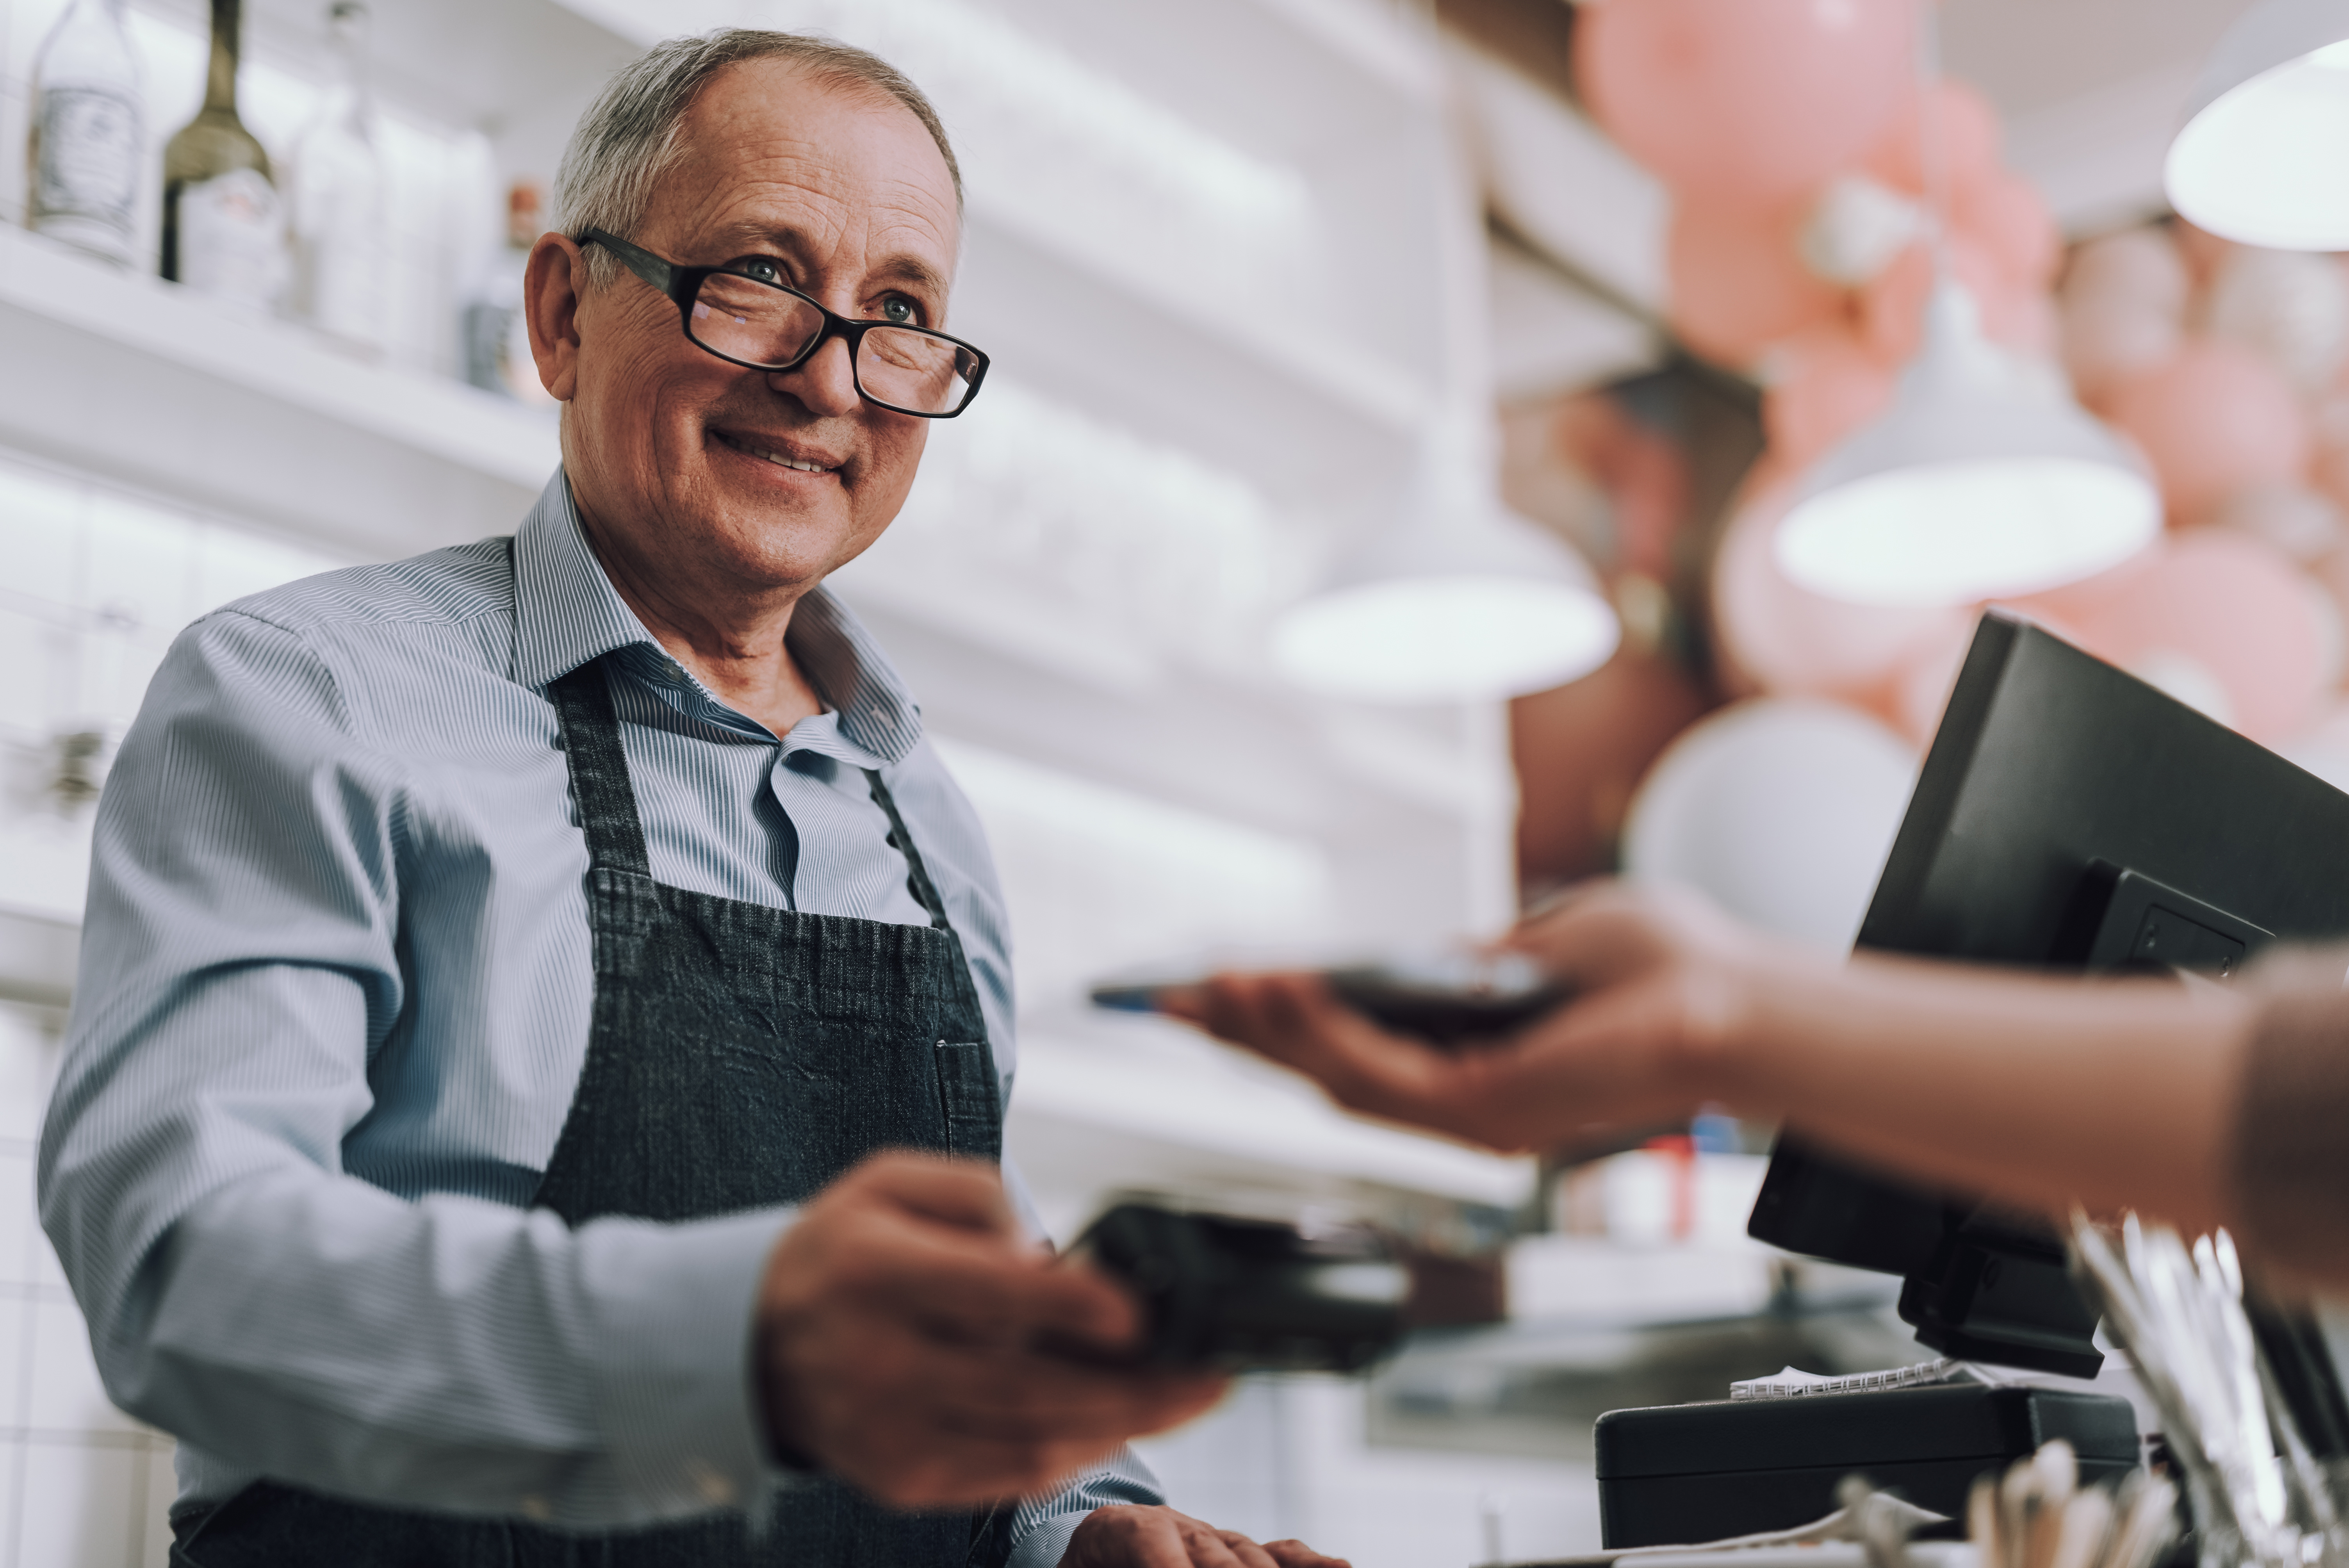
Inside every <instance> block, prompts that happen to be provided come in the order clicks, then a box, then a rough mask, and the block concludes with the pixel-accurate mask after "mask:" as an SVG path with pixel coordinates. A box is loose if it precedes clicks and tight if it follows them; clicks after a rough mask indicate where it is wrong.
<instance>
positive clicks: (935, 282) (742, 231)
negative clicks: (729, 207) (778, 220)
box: [720, 224, 947, 300]
mask: <svg viewBox="0 0 2349 1568" xmlns="http://www.w3.org/2000/svg"><path fill="white" fill-rule="evenodd" d="M720 244H721V248H731V247H733V246H736V245H744V244H759V245H771V246H772V247H773V248H774V249H776V250H777V251H780V252H781V253H783V254H784V255H787V256H802V257H803V256H805V255H806V254H807V253H808V251H809V248H810V247H809V245H808V239H807V235H806V234H805V233H804V232H802V231H801V230H798V229H794V228H791V227H788V226H785V227H781V228H772V227H768V226H766V225H763V224H745V225H743V226H742V227H740V228H739V229H735V230H732V231H730V232H727V233H726V234H725V235H724V237H723V239H722V240H721V242H720ZM869 275H870V276H872V277H874V278H879V279H884V280H886V281H889V282H893V283H900V284H907V285H908V286H910V287H913V288H916V289H920V290H924V291H926V292H927V293H929V294H933V295H935V296H936V298H938V299H941V300H943V299H944V298H946V297H947V280H946V275H945V274H944V273H940V272H939V271H938V269H937V268H936V267H934V266H932V265H931V264H930V263H927V262H926V261H924V260H923V259H922V258H921V257H919V256H917V255H915V254H913V253H910V252H905V251H901V252H899V253H897V254H895V255H894V256H886V257H884V258H883V259H882V260H881V261H880V262H879V263H876V264H875V265H874V268H873V270H872V272H871V273H870V274H869Z"/></svg>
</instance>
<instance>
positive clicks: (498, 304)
mask: <svg viewBox="0 0 2349 1568" xmlns="http://www.w3.org/2000/svg"><path fill="white" fill-rule="evenodd" d="M540 202H541V199H540V196H539V191H538V186H537V184H536V182H534V181H529V180H517V181H514V182H513V187H512V190H510V191H508V192H507V193H506V242H505V243H504V244H503V245H502V246H500V247H499V249H498V250H497V251H496V253H493V254H492V255H491V256H490V257H489V259H488V262H487V264H486V265H484V266H483V268H482V269H481V274H480V275H479V276H478V277H476V278H475V279H474V281H473V286H472V287H471V289H469V290H468V291H467V292H466V298H465V309H464V315H463V318H462V321H461V323H460V330H461V331H462V333H463V335H464V340H465V341H464V349H465V379H466V380H468V381H470V382H471V383H472V384H473V385H474V386H476V387H481V389H482V390H483V391H485V392H498V393H502V394H503V395H504V396H506V397H512V399H513V400H514V401H515V402H517V403H524V404H528V405H530V406H531V407H551V406H552V405H553V404H554V397H552V396H550V395H549V394H548V392H547V390H546V387H544V386H543V384H542V383H541V382H540V381H539V379H538V362H537V361H536V360H534V359H533V358H532V357H531V352H530V323H529V321H528V320H527V319H526V318H525V317H524V316H523V309H522V304H523V272H524V270H525V269H526V268H527V267H528V265H529V263H530V253H531V247H532V246H533V245H535V244H537V243H538V237H539V235H541V234H542V233H543V232H545V226H544V222H543V219H542V218H541V216H540V211H541V205H540Z"/></svg>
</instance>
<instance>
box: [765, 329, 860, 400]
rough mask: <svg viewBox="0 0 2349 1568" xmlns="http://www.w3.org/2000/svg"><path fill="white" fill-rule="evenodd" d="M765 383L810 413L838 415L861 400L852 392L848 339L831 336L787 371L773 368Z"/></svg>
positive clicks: (853, 375)
mask: <svg viewBox="0 0 2349 1568" xmlns="http://www.w3.org/2000/svg"><path fill="white" fill-rule="evenodd" d="M767 385H768V386H770V387H773V388H774V389H775V390H776V391H778V392H785V393H789V394H790V395H791V396H792V397H796V398H798V399H799V400H800V402H801V403H802V404H804V405H805V406H806V407H807V410H808V412H809V413H811V414H817V415H824V416H830V417H834V418H837V417H840V416H843V415H847V414H853V413H854V412H855V411H856V408H857V406H858V405H859V404H860V403H862V402H863V401H864V399H863V398H862V397H859V396H858V395H857V391H856V367H855V366H854V364H853V363H852V362H851V361H850V359H849V356H848V340H847V339H846V338H843V337H835V338H833V339H832V340H831V341H830V342H828V343H825V344H823V345H822V346H819V347H818V348H817V349H816V351H815V352H814V353H813V354H811V355H809V356H807V358H806V359H805V360H804V361H802V363H800V364H799V365H797V366H793V367H792V368H791V369H789V370H778V371H773V372H771V373H770V374H769V376H768V377H767Z"/></svg>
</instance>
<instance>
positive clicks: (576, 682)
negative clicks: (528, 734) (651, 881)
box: [546, 658, 895, 877]
mask: <svg viewBox="0 0 2349 1568" xmlns="http://www.w3.org/2000/svg"><path fill="white" fill-rule="evenodd" d="M546 695H547V698H548V700H549V701H551V702H553V703H554V717H555V718H556V720H557V722H559V723H560V724H561V726H562V728H563V750H564V756H565V757H566V758H568V759H569V761H570V765H571V791H572V793H573V794H574V796H576V797H577V799H578V801H579V825H580V826H581V827H582V828H584V829H585V830H586V832H587V858H588V861H589V862H590V863H591V864H594V865H596V866H602V867H607V868H609V869H611V870H613V871H620V872H636V873H637V874H638V875H640V876H647V877H648V876H650V875H652V871H653V863H652V859H651V857H650V856H649V855H647V853H646V852H645V829H644V824H643V823H642V822H641V821H639V820H637V818H636V789H635V788H634V787H633V786H631V785H630V784H629V782H628V758H627V753H626V752H625V751H623V750H622V749H621V748H620V720H619V717H618V715H617V713H616V711H615V710H614V708H613V707H612V683H611V681H610V680H609V678H607V677H606V676H605V673H604V661H603V660H602V659H600V658H597V659H590V660H588V661H587V662H586V663H585V664H584V665H580V666H579V667H578V668H577V669H575V670H573V671H572V672H571V673H570V674H569V675H567V676H562V677H560V678H559V679H556V680H554V681H551V682H549V683H548V685H547V687H546ZM891 816H892V820H895V813H894V812H893V813H892V814H891Z"/></svg>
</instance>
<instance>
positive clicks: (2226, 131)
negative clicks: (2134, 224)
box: [2164, 0, 2349, 251]
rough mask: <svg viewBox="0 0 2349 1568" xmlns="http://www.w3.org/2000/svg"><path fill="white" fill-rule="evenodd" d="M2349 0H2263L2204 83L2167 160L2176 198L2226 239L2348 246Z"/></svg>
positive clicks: (2217, 53)
mask: <svg viewBox="0 0 2349 1568" xmlns="http://www.w3.org/2000/svg"><path fill="white" fill-rule="evenodd" d="M2344 40H2349V0H2260V3H2259V4H2257V5H2253V6H2251V9H2250V10H2248V11H2246V12H2244V13H2243V15H2241V16H2240V17H2239V18H2238V19H2237V20H2236V22H2235V24H2234V26H2231V27H2230V28H2228V29H2227V32H2226V34H2225V35H2224V36H2222V37H2221V38H2220V40H2219V45H2218V47H2217V48H2215V49H2214V50H2212V51H2211V55H2210V59H2209V63H2208V64H2207V65H2206V66H2205V67H2203V71H2202V76H2201V79H2200V80H2199V82H2197V83H2196V85H2195V89H2194V97H2193V98H2192V100H2191V102H2190V103H2189V107H2188V109H2187V119H2186V125H2185V128H2184V129H2181V130H2180V131H2179V132H2178V136H2177V139H2175V140H2173V141H2172V142H2171V143H2170V144H2169V159H2168V166H2167V168H2166V169H2165V170H2164V183H2165V184H2166V185H2167V186H2168V192H2169V201H2170V205H2171V206H2173V207H2175V208H2177V209H2178V214H2179V215H2180V216H2181V217H2184V218H2186V219H2187V220H2189V222H2193V223H2195V224H2197V225H2198V226H2199V227H2201V228H2204V229H2207V230H2209V232H2211V233H2214V234H2217V235H2220V237H2222V238H2224V239H2229V240H2238V241H2240V242H2243V243H2245V244H2249V245H2264V246H2268V247H2270V248H2271V249H2276V250H2291V251H2339V250H2349V42H2344Z"/></svg>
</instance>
